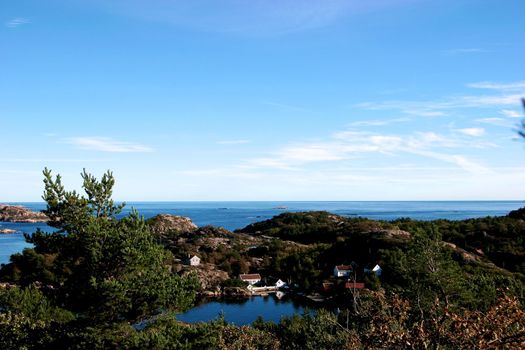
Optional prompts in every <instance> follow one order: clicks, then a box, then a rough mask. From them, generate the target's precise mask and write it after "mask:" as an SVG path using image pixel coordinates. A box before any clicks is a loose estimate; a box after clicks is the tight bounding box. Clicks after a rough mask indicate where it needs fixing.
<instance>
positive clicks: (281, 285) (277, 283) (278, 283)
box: [275, 279, 286, 288]
mask: <svg viewBox="0 0 525 350" xmlns="http://www.w3.org/2000/svg"><path fill="white" fill-rule="evenodd" d="M284 286H286V282H283V281H281V280H280V279H279V280H277V282H275V287H277V288H283V287H284Z"/></svg>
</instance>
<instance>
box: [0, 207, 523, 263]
mask: <svg viewBox="0 0 525 350" xmlns="http://www.w3.org/2000/svg"><path fill="white" fill-rule="evenodd" d="M9 204H20V205H24V206H26V207H28V208H30V209H32V210H42V209H44V203H9ZM522 206H525V203H523V202H521V201H449V202H446V201H442V202H441V201H439V202H131V203H128V205H127V206H126V209H125V210H124V212H123V215H125V214H127V213H128V212H129V210H131V208H132V207H133V208H135V209H137V210H138V211H139V212H140V213H141V214H142V215H144V217H146V218H149V217H152V216H155V215H156V214H159V213H165V214H174V215H182V216H187V217H190V218H191V219H192V220H193V222H195V223H196V224H197V225H199V226H203V225H216V226H222V227H224V228H227V229H229V230H234V229H238V228H242V227H244V226H246V225H248V224H250V223H253V222H257V221H261V220H266V219H269V218H271V217H273V216H275V215H278V214H280V213H282V212H284V211H294V212H295V211H305V210H327V211H330V212H332V213H334V214H339V215H344V216H349V217H357V216H362V217H368V218H371V219H379V220H393V219H397V218H400V217H410V218H413V219H417V220H433V219H440V218H443V219H451V220H461V219H466V218H475V217H483V216H498V215H505V214H507V213H508V212H509V211H511V210H514V209H517V208H520V207H522ZM277 207H286V210H283V209H277ZM37 227H40V228H42V229H44V230H46V229H47V230H49V231H51V228H48V227H47V225H45V224H14V223H1V222H0V229H4V228H9V229H14V230H18V231H19V233H16V234H12V235H0V263H6V262H8V260H9V256H10V255H11V254H13V253H16V252H19V251H21V250H22V249H23V248H24V247H26V246H28V245H27V244H26V243H25V242H24V237H23V235H22V233H23V232H27V233H32V232H34V231H35V230H36V229H37Z"/></svg>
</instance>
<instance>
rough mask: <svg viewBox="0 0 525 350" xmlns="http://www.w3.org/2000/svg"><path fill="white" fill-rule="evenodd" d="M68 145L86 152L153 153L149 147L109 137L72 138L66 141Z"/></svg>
mask: <svg viewBox="0 0 525 350" xmlns="http://www.w3.org/2000/svg"><path fill="white" fill-rule="evenodd" d="M65 141H66V143H69V144H72V145H75V146H77V147H78V148H80V149H84V150H93V151H100V152H110V153H136V152H152V151H153V149H152V148H151V147H149V146H145V145H141V144H138V143H131V142H123V141H117V140H114V139H112V138H109V137H71V138H68V139H66V140H65Z"/></svg>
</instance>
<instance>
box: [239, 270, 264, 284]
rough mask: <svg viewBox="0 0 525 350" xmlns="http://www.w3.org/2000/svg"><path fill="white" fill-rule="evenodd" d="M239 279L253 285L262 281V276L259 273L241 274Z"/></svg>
mask: <svg viewBox="0 0 525 350" xmlns="http://www.w3.org/2000/svg"><path fill="white" fill-rule="evenodd" d="M239 279H240V280H241V281H244V282H248V283H249V284H251V285H253V284H256V283H259V282H260V281H261V275H259V274H258V273H250V274H241V275H239Z"/></svg>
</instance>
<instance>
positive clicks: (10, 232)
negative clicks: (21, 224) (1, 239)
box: [0, 228, 17, 235]
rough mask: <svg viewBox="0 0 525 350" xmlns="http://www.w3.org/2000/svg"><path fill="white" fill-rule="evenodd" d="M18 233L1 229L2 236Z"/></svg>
mask: <svg viewBox="0 0 525 350" xmlns="http://www.w3.org/2000/svg"><path fill="white" fill-rule="evenodd" d="M16 232H17V231H16V230H11V229H9V228H4V229H0V235H10V234H12V233H16Z"/></svg>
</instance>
